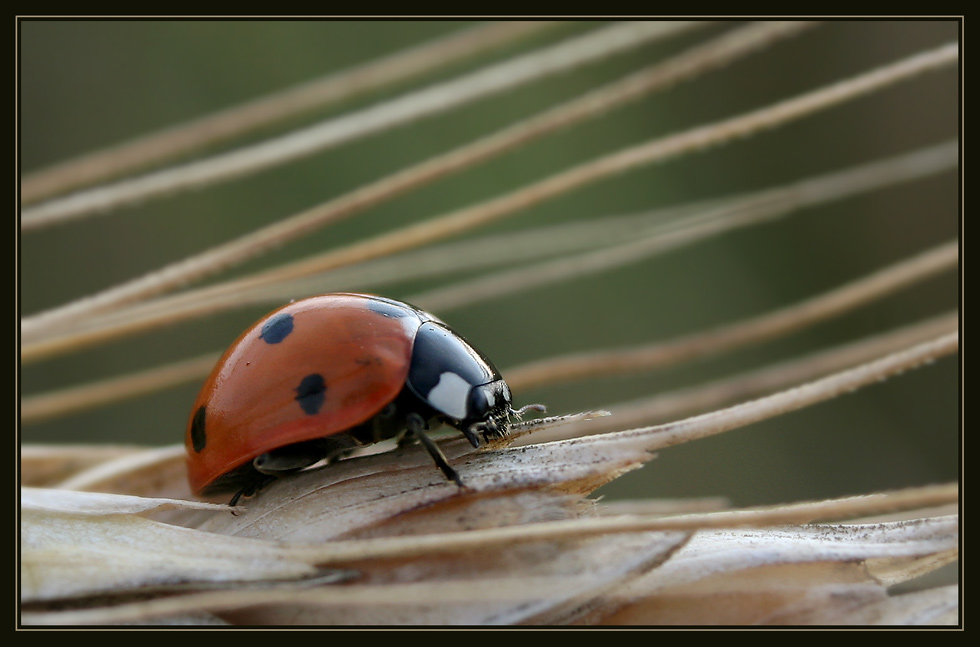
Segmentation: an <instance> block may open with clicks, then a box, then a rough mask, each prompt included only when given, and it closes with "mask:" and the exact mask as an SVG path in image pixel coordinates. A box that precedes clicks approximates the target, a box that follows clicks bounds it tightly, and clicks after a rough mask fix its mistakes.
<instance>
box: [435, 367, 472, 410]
mask: <svg viewBox="0 0 980 647" xmlns="http://www.w3.org/2000/svg"><path fill="white" fill-rule="evenodd" d="M471 388H472V385H471V384H470V383H469V382H467V381H466V380H464V379H463V378H462V377H460V376H459V375H457V374H456V373H450V372H449V371H446V372H445V373H443V374H442V375H440V376H439V383H438V384H436V385H435V386H434V387H432V390H431V391H429V393H428V395H426V396H425V397H426V398H427V399H428V401H429V404H431V405H432V406H433V407H434V408H435V409H436V410H438V411H441V412H442V413H444V414H446V415H448V416H452V417H453V418H456V419H457V420H462V419H464V418H465V417H466V402H467V400H468V399H469V396H470V389H471Z"/></svg>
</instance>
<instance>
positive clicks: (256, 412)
mask: <svg viewBox="0 0 980 647" xmlns="http://www.w3.org/2000/svg"><path fill="white" fill-rule="evenodd" d="M427 320H435V321H438V320H437V319H435V318H434V317H431V315H427V314H426V313H424V312H422V311H419V310H416V309H414V308H412V307H411V306H407V305H406V304H400V303H399V302H396V301H391V300H388V299H383V298H376V297H371V296H366V295H356V294H330V295H323V296H320V297H313V298H310V299H304V300H302V301H297V302H295V303H292V304H289V305H286V306H284V307H282V308H279V309H278V310H275V311H273V312H271V313H270V314H268V315H266V316H265V317H263V318H262V319H261V320H259V321H258V322H257V323H256V324H255V325H253V326H252V327H251V328H249V329H248V330H246V331H245V332H244V333H242V335H241V336H240V337H239V338H238V340H237V341H235V343H233V344H232V345H231V346H230V347H229V349H228V350H227V351H226V352H225V354H224V355H223V356H222V357H221V359H220V360H219V361H218V363H217V365H216V366H215V368H214V371H213V372H212V373H211V375H210V377H208V379H207V381H206V382H205V384H204V386H203V387H202V389H201V391H200V394H199V395H198V397H197V400H196V401H195V402H194V406H193V407H192V409H191V417H190V420H189V421H188V425H187V432H186V439H185V444H186V446H187V471H188V479H189V482H190V485H191V488H192V489H193V491H194V492H195V493H199V494H201V493H204V494H207V493H210V492H212V491H221V490H229V489H235V488H236V487H239V486H240V485H241V483H240V482H238V481H236V480H235V479H234V478H228V477H229V475H234V474H235V473H236V471H239V470H240V468H246V467H247V466H248V465H249V464H250V463H251V461H252V460H253V459H255V458H256V457H257V456H259V455H261V454H264V453H265V452H269V451H272V450H275V449H277V448H281V447H283V446H286V445H291V444H294V443H298V442H302V441H307V440H313V439H318V438H322V437H328V436H331V435H335V434H341V433H344V432H346V431H348V430H350V429H351V428H354V427H357V426H358V425H360V424H362V423H365V422H366V421H368V420H370V419H371V418H372V417H374V416H375V415H377V414H378V413H379V412H380V411H381V410H382V409H383V408H384V407H385V406H386V405H387V404H388V403H390V402H391V401H392V400H393V399H394V398H395V397H396V396H397V395H398V394H399V392H400V391H401V390H402V388H403V386H404V385H405V380H406V377H407V375H408V371H409V366H410V363H411V357H412V346H413V343H414V334H415V330H417V329H418V327H419V326H420V325H421V324H422V323H423V322H424V321H427ZM277 322H278V324H277ZM277 325H278V326H279V330H276V326H277ZM286 328H288V329H289V330H288V331H286V330H285V329H286ZM264 329H265V338H264V337H263V334H264V333H263V330H264ZM283 333H285V334H283ZM280 336H281V337H282V338H281V339H279V338H278V337H280ZM307 376H319V379H320V381H319V383H318V384H319V385H320V387H321V388H318V387H317V386H316V385H315V384H314V386H312V387H303V386H302V379H303V378H304V377H307ZM304 388H306V391H307V392H305V393H304V392H303V390H304ZM304 398H305V399H306V400H307V401H313V404H312V405H310V406H311V407H314V408H315V409H316V412H315V413H312V414H311V413H309V412H308V411H304V410H303V409H302V408H301V406H300V405H299V404H298V403H300V402H302V401H303V400H304Z"/></svg>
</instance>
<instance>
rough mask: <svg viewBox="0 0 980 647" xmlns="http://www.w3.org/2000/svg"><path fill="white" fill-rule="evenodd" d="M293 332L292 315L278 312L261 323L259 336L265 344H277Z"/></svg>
mask: <svg viewBox="0 0 980 647" xmlns="http://www.w3.org/2000/svg"><path fill="white" fill-rule="evenodd" d="M291 332H293V315H291V314H289V313H287V312H280V313H279V314H277V315H276V316H274V317H273V318H272V319H269V320H268V321H267V322H265V323H264V324H263V325H262V333H261V334H260V335H259V338H260V339H261V340H262V341H264V342H265V343H267V344H278V343H279V342H281V341H282V340H283V339H285V338H286V337H288V336H289V333H291Z"/></svg>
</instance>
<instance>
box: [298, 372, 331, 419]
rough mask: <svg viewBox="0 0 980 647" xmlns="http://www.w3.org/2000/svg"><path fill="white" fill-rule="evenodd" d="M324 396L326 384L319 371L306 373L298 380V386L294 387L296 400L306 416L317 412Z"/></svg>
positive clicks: (325, 396)
mask: <svg viewBox="0 0 980 647" xmlns="http://www.w3.org/2000/svg"><path fill="white" fill-rule="evenodd" d="M326 398H327V384H326V382H324V381H323V376H322V375H320V374H319V373H311V374H310V375H307V376H306V377H304V378H303V379H302V380H300V383H299V386H297V387H296V402H298V403H299V406H300V408H301V409H303V413H305V414H306V415H308V416H312V415H315V414H317V413H319V411H320V409H321V408H322V407H323V402H324V401H325V400H326Z"/></svg>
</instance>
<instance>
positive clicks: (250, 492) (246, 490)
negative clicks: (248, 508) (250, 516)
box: [228, 474, 276, 508]
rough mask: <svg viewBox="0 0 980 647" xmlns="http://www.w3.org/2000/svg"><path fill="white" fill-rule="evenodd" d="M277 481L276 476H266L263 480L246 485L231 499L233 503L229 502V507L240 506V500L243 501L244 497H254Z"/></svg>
mask: <svg viewBox="0 0 980 647" xmlns="http://www.w3.org/2000/svg"><path fill="white" fill-rule="evenodd" d="M275 480H276V477H275V476H271V475H268V474H264V475H263V476H262V478H260V479H256V480H255V482H253V483H250V484H249V485H246V486H245V487H243V488H242V489H241V490H239V491H238V492H236V493H235V496H233V497H231V501H229V502H228V505H229V506H230V507H232V508H234V507H235V506H236V505H238V500H239V499H241V498H242V497H250V496H254V495H255V494H256V493H258V491H259V490H261V489H262V488H264V487H265V486H266V485H268V484H269V483H272V482H273V481H275Z"/></svg>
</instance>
